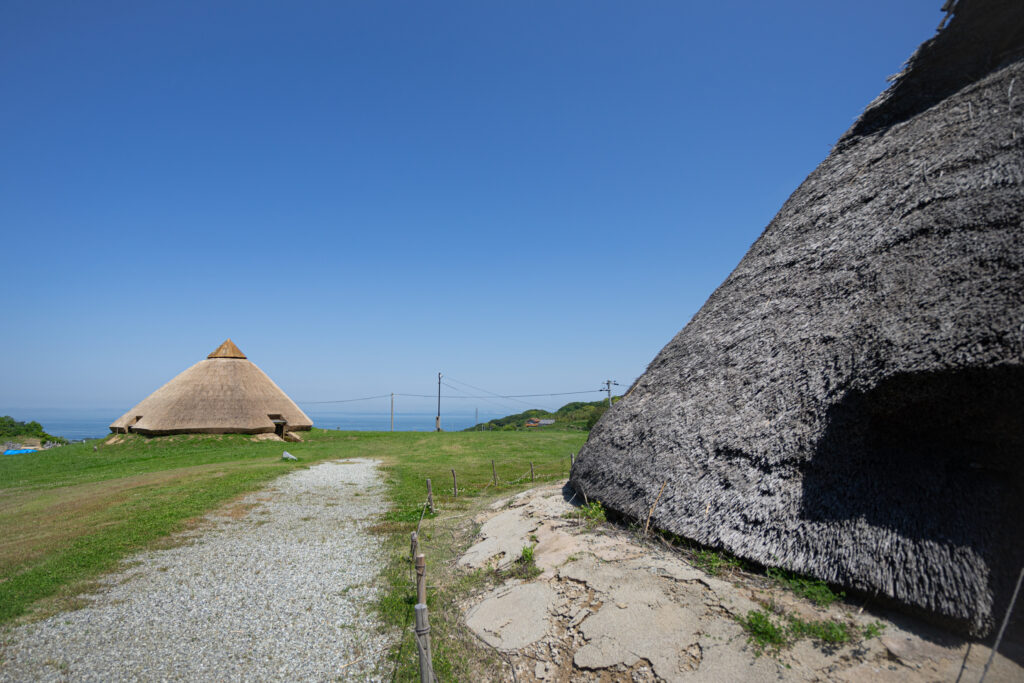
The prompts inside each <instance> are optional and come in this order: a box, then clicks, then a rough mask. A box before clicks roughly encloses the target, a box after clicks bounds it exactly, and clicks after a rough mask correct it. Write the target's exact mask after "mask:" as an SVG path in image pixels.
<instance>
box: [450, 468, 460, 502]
mask: <svg viewBox="0 0 1024 683" xmlns="http://www.w3.org/2000/svg"><path fill="white" fill-rule="evenodd" d="M452 490H453V491H455V497H456V498H458V497H459V478H458V477H456V476H455V470H452Z"/></svg>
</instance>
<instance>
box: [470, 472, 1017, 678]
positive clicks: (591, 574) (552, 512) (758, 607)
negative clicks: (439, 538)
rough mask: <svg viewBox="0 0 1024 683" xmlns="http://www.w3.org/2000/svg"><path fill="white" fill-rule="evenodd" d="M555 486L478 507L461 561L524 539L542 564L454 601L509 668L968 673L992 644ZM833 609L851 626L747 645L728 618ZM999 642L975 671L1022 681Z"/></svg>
mask: <svg viewBox="0 0 1024 683" xmlns="http://www.w3.org/2000/svg"><path fill="white" fill-rule="evenodd" d="M574 503H576V501H572V491H571V490H570V489H568V488H564V487H563V486H560V485H559V486H547V487H542V488H537V489H532V490H530V491H526V492H524V493H521V494H518V495H516V496H514V497H512V498H508V499H504V500H501V501H498V502H496V503H495V504H493V505H491V506H490V508H489V509H488V510H486V511H485V512H483V513H481V514H480V515H478V516H477V518H476V522H477V523H478V524H481V529H480V533H479V535H478V537H477V539H476V542H475V544H474V545H473V546H472V547H470V548H469V549H468V550H467V551H466V552H465V553H464V554H463V555H462V557H461V558H460V559H459V560H458V565H459V566H460V567H461V568H462V569H464V570H472V569H475V568H481V567H488V566H493V567H498V568H503V567H509V566H511V565H512V564H513V562H515V561H516V560H517V559H518V558H519V557H520V555H521V553H522V549H523V547H524V546H529V545H532V546H534V560H535V562H536V564H537V566H538V568H539V569H541V570H542V573H541V574H540V576H538V577H537V578H535V579H533V580H530V581H524V580H521V579H513V580H510V581H508V582H506V583H504V584H503V585H501V586H498V587H496V588H495V589H493V590H491V591H489V592H488V593H486V594H485V595H482V596H473V597H470V598H467V599H466V601H465V603H464V604H463V609H464V613H465V619H466V625H467V626H468V627H469V628H470V629H471V630H472V631H473V632H474V633H475V634H476V635H477V636H478V637H479V638H480V639H481V640H483V641H485V642H486V643H487V644H489V645H490V646H491V647H492V648H494V649H495V650H496V651H497V652H498V653H500V654H501V656H502V658H503V659H505V660H506V661H507V662H509V663H510V664H511V665H512V666H513V668H514V669H515V677H516V679H517V680H518V681H547V682H553V681H554V682H561V681H574V682H575V681H588V682H590V681H623V680H627V681H638V682H639V681H690V680H699V681H851V682H852V681H912V682H916V681H921V682H923V681H957V680H959V681H972V682H973V681H977V680H978V679H979V677H980V676H981V673H982V670H983V668H984V666H985V663H986V661H987V659H988V657H989V654H990V652H991V650H990V649H989V647H987V646H986V644H984V643H978V642H973V643H972V642H968V641H966V640H963V639H962V638H959V637H958V636H956V635H953V634H950V633H948V632H945V631H942V630H940V629H937V628H935V627H933V626H930V625H928V624H926V623H924V622H921V621H919V620H916V619H913V618H911V617H908V616H906V615H903V614H900V613H897V612H893V611H890V610H886V609H883V608H880V607H875V606H872V605H870V604H864V601H858V600H855V599H854V600H847V601H839V602H835V603H833V604H832V605H830V606H828V607H819V606H816V605H815V604H813V603H812V602H810V601H808V600H806V599H803V598H801V597H798V596H796V595H794V594H793V593H791V592H790V591H789V590H787V589H786V588H784V587H782V586H781V585H780V584H778V583H777V582H775V581H772V580H771V579H769V578H767V577H765V576H763V575H760V574H755V573H749V572H744V571H740V570H737V569H735V568H723V569H721V570H719V571H717V572H715V573H714V574H710V573H708V572H707V571H704V570H702V569H700V568H698V567H697V566H695V565H694V564H693V563H691V561H689V559H688V557H687V555H686V553H684V552H681V551H680V550H679V549H675V548H672V547H669V546H667V544H664V543H663V542H660V541H659V540H655V537H652V536H648V537H644V536H643V535H642V534H641V533H639V532H631V531H629V530H626V529H623V528H620V527H617V526H614V525H610V524H591V525H588V524H586V523H585V520H584V519H583V518H582V517H581V516H580V515H579V511H578V508H577V507H576V505H575V504H574ZM751 611H761V612H770V613H772V614H773V615H775V617H777V619H776V621H777V622H778V623H784V622H785V620H786V619H789V618H791V617H795V618H798V619H800V620H802V621H803V622H805V623H811V622H819V623H820V622H825V621H831V622H836V623H839V624H842V625H845V627H846V628H847V629H848V631H849V632H850V633H852V634H855V635H854V637H852V638H851V639H850V641H849V642H845V643H841V644H829V643H825V642H823V641H821V640H816V639H813V638H801V639H797V640H795V641H794V642H791V643H790V644H789V645H787V646H784V647H782V648H780V649H779V650H777V651H771V650H769V651H763V652H761V653H758V652H757V649H758V648H757V647H756V646H755V645H754V644H753V643H751V642H749V641H748V636H747V633H746V632H745V631H744V630H743V628H742V627H741V625H740V624H739V623H738V622H737V618H744V617H747V616H748V615H749V614H750V612H751ZM1019 640H1020V639H1019V638H1013V639H1011V640H1010V641H1009V642H1007V641H1005V640H1004V642H1003V644H1002V645H1001V646H1000V651H999V653H997V654H996V657H995V659H994V662H993V664H992V667H991V670H990V671H989V672H988V676H987V678H986V679H985V680H986V681H989V682H994V681H1017V682H1019V681H1024V667H1022V662H1024V646H1022V644H1021V643H1020V642H1017V641H1019Z"/></svg>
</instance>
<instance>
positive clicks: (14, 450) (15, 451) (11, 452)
mask: <svg viewBox="0 0 1024 683" xmlns="http://www.w3.org/2000/svg"><path fill="white" fill-rule="evenodd" d="M35 452H36V449H34V448H12V449H10V450H7V451H4V455H19V454H21V453H35Z"/></svg>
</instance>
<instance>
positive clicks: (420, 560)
mask: <svg viewBox="0 0 1024 683" xmlns="http://www.w3.org/2000/svg"><path fill="white" fill-rule="evenodd" d="M575 457H576V454H575V453H570V454H569V456H568V458H567V460H568V463H569V474H570V475H571V474H572V467H573V465H574V464H575ZM449 471H450V472H451V475H452V498H458V497H459V478H458V472H456V470H454V469H451V470H449ZM563 476H565V470H564V469H562V470H560V471H559V472H558V473H547V474H544V473H540V476H539V477H538V472H537V468H536V467H534V464H533V462H530V468H529V469H527V470H525V471H524V472H523V473H522V474H521V475H519V476H518V477H516V478H515V479H506V480H500V479H499V478H498V470H497V464H496V461H495V460H491V481H488V482H487V483H486V484H484V485H483V486H482V487H481V486H480V484H476V485H474V484H472V483H470V484H469V485H468V486H467V485H466V482H465V480H463V485H462V491H463V493H464V494H465V492H466V491H469V490H472V491H474V492H475V493H480V492H483V491H486V490H487V489H488V488H490V487H491V486H494V487H495V488H497V487H498V486H510V487H512V486H518V485H520V484H523V483H525V482H527V481H529V482H536V481H537V479H538V478H539V479H541V480H542V481H544V480H547V479H553V478H559V477H563ZM499 482H500V483H499ZM475 493H474V495H475ZM435 502H436V501H435V500H434V490H433V485H432V483H431V479H430V478H429V477H427V478H426V498H425V499H424V501H423V502H422V503H420V504H418V505H417V507H418V508H419V513H420V514H419V519H418V520H417V522H416V530H415V531H413V532H411V533H410V534H409V584H410V585H409V588H410V590H411V591H414V592H415V595H416V604H415V606H414V607H413V611H414V614H415V621H414V625H413V627H412V629H410V631H409V632H411V633H412V636H413V641H414V643H415V646H416V654H417V657H418V659H419V672H420V683H440V681H441V679H440V678H439V677H438V676H437V673H436V672H435V671H434V661H433V651H432V649H431V642H430V615H429V610H428V608H427V562H426V555H425V553H424V552H423V545H422V543H421V536H420V530H421V528H422V525H423V518H424V516H425V515H426V513H427V511H428V510H429V511H430V513H431V514H432V515H434V514H436V510H437V508H436V507H435ZM404 648H405V639H404V637H403V639H402V642H401V643H400V644H399V657H401V652H402V650H404ZM395 664H396V666H397V665H398V661H397V660H396V662H395ZM509 665H510V666H511V662H509ZM512 675H513V678H515V671H514V669H513V673H512Z"/></svg>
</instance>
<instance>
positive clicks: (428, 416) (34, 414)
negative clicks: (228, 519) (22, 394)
mask: <svg viewBox="0 0 1024 683" xmlns="http://www.w3.org/2000/svg"><path fill="white" fill-rule="evenodd" d="M300 407H301V406H300ZM123 412H124V411H123V410H117V409H113V410H111V409H109V408H43V409H38V408H33V409H0V415H10V416H11V417H13V418H14V419H15V420H19V421H21V422H31V421H35V422H38V423H39V424H41V425H42V426H43V431H45V432H46V433H47V434H52V435H53V436H62V437H64V438H65V439H68V440H69V441H81V440H83V439H99V438H103V437H105V436H107V435H108V434H110V423H111V422H113V421H114V420H116V419H117V418H118V417H120V416H121V414H122V413H123ZM303 412H305V413H306V415H308V416H309V418H310V419H311V420H313V426H314V427H317V428H318V429H338V430H342V431H356V432H387V431H391V415H390V413H387V412H381V411H375V412H374V411H352V412H342V411H331V410H316V409H304V410H303ZM436 416H437V414H436V413H433V412H395V422H394V431H396V432H432V431H434V421H435V418H436ZM497 417H504V415H501V414H498V413H491V412H487V413H484V412H481V413H480V417H479V422H487V421H488V420H493V419H495V418H497ZM475 424H477V421H476V419H475V413H474V412H473V411H468V412H467V411H452V412H442V413H441V429H443V430H444V431H449V432H458V431H462V430H463V429H467V428H469V427H472V426H473V425H475Z"/></svg>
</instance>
